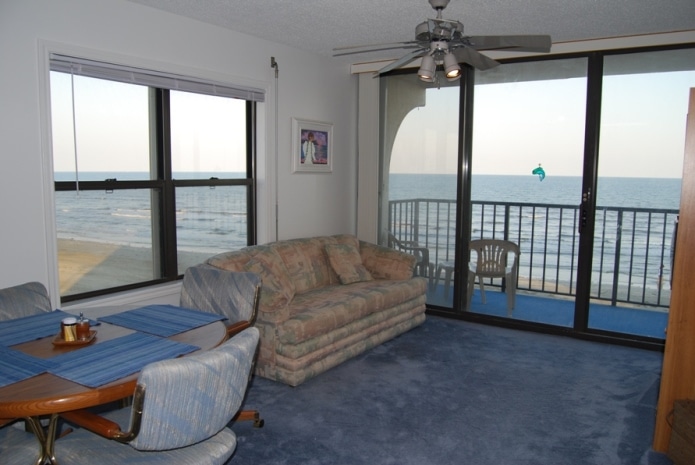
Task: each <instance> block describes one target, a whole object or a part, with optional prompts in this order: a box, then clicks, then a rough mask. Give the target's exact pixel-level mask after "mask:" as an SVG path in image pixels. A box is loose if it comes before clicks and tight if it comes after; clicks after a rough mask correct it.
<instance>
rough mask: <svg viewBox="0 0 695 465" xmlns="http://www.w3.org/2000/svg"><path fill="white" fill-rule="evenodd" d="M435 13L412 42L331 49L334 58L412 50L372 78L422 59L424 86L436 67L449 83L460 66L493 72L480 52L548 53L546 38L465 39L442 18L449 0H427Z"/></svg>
mask: <svg viewBox="0 0 695 465" xmlns="http://www.w3.org/2000/svg"><path fill="white" fill-rule="evenodd" d="M428 1H429V3H430V5H432V8H433V9H434V10H435V11H436V12H437V17H436V18H435V19H428V20H427V21H425V22H422V23H420V24H418V25H417V27H416V28H415V40H410V41H406V42H396V43H390V44H374V45H358V46H351V47H339V48H335V49H333V51H334V52H338V53H334V55H333V56H343V55H351V54H355V53H365V52H377V51H383V50H395V49H406V50H407V49H412V51H410V52H408V53H407V54H406V55H404V56H402V57H401V58H399V59H398V60H396V61H394V62H392V63H390V64H388V65H386V66H384V67H383V68H381V69H380V70H379V71H377V72H376V75H375V76H379V75H381V74H384V73H387V72H389V71H391V70H394V69H396V68H400V67H401V66H404V65H406V64H408V63H410V62H411V61H413V60H415V59H416V58H419V57H422V63H421V66H420V70H419V71H418V75H419V76H420V79H422V80H423V81H426V82H434V81H435V80H436V77H435V73H436V71H437V67H440V69H443V70H444V75H445V76H446V78H447V79H448V80H449V81H455V80H457V79H459V78H460V77H461V67H460V66H459V63H467V64H469V65H471V66H473V67H474V68H477V69H479V70H486V69H490V68H493V67H495V66H497V65H499V63H498V62H497V61H495V60H493V59H492V58H489V57H487V56H485V55H483V54H482V53H480V52H479V50H510V51H518V52H539V53H548V52H549V51H550V46H551V40H550V36H548V35H506V36H465V35H463V24H462V23H461V22H460V21H454V20H449V19H443V18H442V11H443V10H444V8H446V6H447V5H448V4H449V1H450V0H428Z"/></svg>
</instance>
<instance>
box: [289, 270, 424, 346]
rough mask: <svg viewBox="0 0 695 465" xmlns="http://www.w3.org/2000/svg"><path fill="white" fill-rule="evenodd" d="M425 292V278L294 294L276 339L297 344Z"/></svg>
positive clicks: (372, 282)
mask: <svg viewBox="0 0 695 465" xmlns="http://www.w3.org/2000/svg"><path fill="white" fill-rule="evenodd" d="M426 289H427V280H426V279H424V278H412V279H410V280H407V281H385V280H373V281H365V282H360V283H353V284H349V285H347V286H341V285H335V286H329V287H323V288H321V289H316V290H314V291H311V292H306V293H304V294H297V295H295V296H294V298H293V299H292V302H291V303H290V305H289V312H290V318H289V319H288V320H287V321H284V322H281V323H279V324H278V328H277V336H278V340H279V341H280V342H281V343H284V344H297V343H299V342H302V341H305V340H307V339H310V338H312V337H316V336H319V335H321V334H326V333H327V332H329V331H332V330H334V329H337V328H340V327H342V326H344V325H346V324H349V323H351V322H353V321H356V320H358V319H360V318H363V317H365V316H366V315H369V314H370V313H374V312H379V311H382V310H384V309H386V308H390V307H393V306H396V305H398V304H400V303H403V302H407V301H409V300H411V299H418V298H422V296H423V295H424V293H425V291H426Z"/></svg>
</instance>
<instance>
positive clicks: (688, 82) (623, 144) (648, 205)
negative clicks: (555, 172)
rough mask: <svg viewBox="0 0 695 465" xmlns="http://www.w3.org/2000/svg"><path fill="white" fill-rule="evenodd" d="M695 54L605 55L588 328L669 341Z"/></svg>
mask: <svg viewBox="0 0 695 465" xmlns="http://www.w3.org/2000/svg"><path fill="white" fill-rule="evenodd" d="M690 87H695V50H693V49H688V50H670V51H660V52H647V53H633V54H624V55H611V56H606V57H605V58H604V60H603V81H602V99H601V126H600V128H601V130H600V144H599V156H598V179H597V184H596V210H595V214H594V246H593V259H592V269H591V304H590V306H589V315H588V327H589V328H591V329H597V330H604V331H618V332H623V333H628V334H632V335H637V336H645V337H653V338H659V339H663V338H664V331H665V329H666V323H667V319H668V308H669V303H670V293H671V288H670V280H671V255H672V252H673V247H674V246H673V239H674V235H675V232H676V229H675V228H676V220H677V217H678V208H679V201H680V188H681V182H680V181H681V175H682V167H683V144H684V141H685V117H686V114H687V107H688V89H689V88H690Z"/></svg>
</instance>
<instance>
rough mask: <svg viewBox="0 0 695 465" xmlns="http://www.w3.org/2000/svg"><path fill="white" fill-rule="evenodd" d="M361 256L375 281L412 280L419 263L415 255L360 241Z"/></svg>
mask: <svg viewBox="0 0 695 465" xmlns="http://www.w3.org/2000/svg"><path fill="white" fill-rule="evenodd" d="M360 256H361V257H362V264H363V265H364V266H365V267H366V268H367V270H368V271H369V273H370V274H371V275H372V277H373V278H375V279H393V280H406V279H410V278H412V277H413V271H414V269H415V263H416V262H417V259H416V258H415V256H413V255H410V254H407V253H405V252H401V251H399V250H396V249H391V248H389V247H384V246H382V245H377V244H372V243H371V242H365V241H360Z"/></svg>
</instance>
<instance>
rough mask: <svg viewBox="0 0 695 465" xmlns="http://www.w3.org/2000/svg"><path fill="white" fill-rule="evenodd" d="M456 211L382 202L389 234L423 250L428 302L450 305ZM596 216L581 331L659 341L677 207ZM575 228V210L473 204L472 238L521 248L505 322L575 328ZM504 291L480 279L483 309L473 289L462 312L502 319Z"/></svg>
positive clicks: (431, 203)
mask: <svg viewBox="0 0 695 465" xmlns="http://www.w3.org/2000/svg"><path fill="white" fill-rule="evenodd" d="M455 211H456V201H453V200H438V199H409V200H398V201H391V202H390V205H389V219H388V221H389V223H388V224H389V229H390V231H392V232H393V234H394V235H395V236H396V237H397V238H399V239H401V240H408V241H415V242H417V243H418V244H419V245H420V246H423V247H426V248H427V249H428V250H429V257H430V261H431V263H432V266H431V267H430V269H431V270H433V272H432V273H431V274H430V276H427V277H428V278H430V283H431V285H430V287H429V292H428V296H427V299H428V300H427V302H428V304H429V305H438V306H442V307H451V306H452V304H453V292H451V290H450V289H449V287H450V286H447V284H453V279H451V280H450V283H447V281H448V280H447V276H446V274H445V273H444V269H445V268H446V267H450V269H451V267H452V266H453V261H454V255H455V252H454V248H455ZM596 216H597V217H596V225H595V233H594V236H595V237H594V251H593V265H592V271H591V294H590V302H591V304H590V310H589V315H590V316H589V327H590V328H593V329H602V330H608V331H617V332H622V333H627V334H634V335H639V336H646V337H654V338H659V339H663V338H664V334H663V331H664V329H665V326H666V321H667V318H668V307H669V301H670V297H671V296H670V278H671V260H672V256H673V255H672V254H673V243H674V240H673V239H674V234H675V225H676V221H677V217H678V210H670V209H654V208H622V207H620V208H619V207H605V208H599V209H598V210H597V215H596ZM578 225H579V208H578V206H576V205H557V204H531V203H505V202H487V201H486V202H479V201H474V202H473V203H472V218H471V236H472V238H473V239H478V238H497V239H506V240H510V241H512V242H515V243H517V244H519V246H520V249H521V254H520V266H519V279H518V283H517V302H516V306H515V309H514V312H513V314H512V318H516V319H521V320H525V321H533V322H538V323H546V324H552V325H557V326H567V327H571V326H572V325H573V315H574V297H575V296H576V278H577V260H578V249H579V234H578V232H577V230H578ZM440 265H442V266H440ZM464 268H465V267H464ZM438 271H439V275H437V274H438V273H437V272H438ZM502 285H503V283H502V282H501V280H493V281H490V282H489V283H487V282H486V289H487V288H488V287H489V288H490V290H491V291H492V292H489V293H488V292H486V294H489V295H488V299H487V303H486V304H485V305H483V304H482V302H481V301H480V297H479V295H478V287H477V286H476V292H475V293H474V295H473V300H472V303H471V309H470V310H471V311H473V312H476V313H484V314H491V315H496V316H506V314H507V311H506V304H505V301H504V298H503V296H501V295H500V294H501V292H499V291H501V290H502ZM495 290H497V291H498V292H494V291H495Z"/></svg>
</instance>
